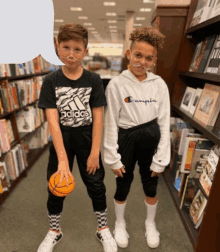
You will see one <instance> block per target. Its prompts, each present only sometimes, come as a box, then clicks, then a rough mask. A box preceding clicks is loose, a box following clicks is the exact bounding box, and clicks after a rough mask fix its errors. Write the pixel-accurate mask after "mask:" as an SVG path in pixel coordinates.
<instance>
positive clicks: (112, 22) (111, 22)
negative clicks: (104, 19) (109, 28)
mask: <svg viewBox="0 0 220 252" xmlns="http://www.w3.org/2000/svg"><path fill="white" fill-rule="evenodd" d="M108 23H109V24H115V23H117V21H116V20H108Z"/></svg>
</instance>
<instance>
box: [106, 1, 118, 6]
mask: <svg viewBox="0 0 220 252" xmlns="http://www.w3.org/2000/svg"><path fill="white" fill-rule="evenodd" d="M103 4H104V5H105V6H115V5H116V3H115V2H104V3H103Z"/></svg>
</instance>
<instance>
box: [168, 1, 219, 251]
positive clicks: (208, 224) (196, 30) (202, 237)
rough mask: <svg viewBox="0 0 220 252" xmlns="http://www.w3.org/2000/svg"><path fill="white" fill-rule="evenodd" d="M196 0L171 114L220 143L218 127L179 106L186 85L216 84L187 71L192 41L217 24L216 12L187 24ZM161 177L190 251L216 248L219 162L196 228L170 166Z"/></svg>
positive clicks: (174, 79) (176, 71)
mask: <svg viewBox="0 0 220 252" xmlns="http://www.w3.org/2000/svg"><path fill="white" fill-rule="evenodd" d="M197 2H198V0H192V1H191V4H190V6H189V11H188V17H187V21H186V27H185V32H184V36H183V38H182V41H181V46H180V52H179V56H178V59H177V61H176V66H175V69H174V70H173V74H172V78H171V79H170V81H171V83H172V85H171V90H170V92H171V115H172V116H174V117H180V118H182V119H183V120H184V121H186V122H189V123H190V124H191V125H192V126H193V127H194V128H195V129H196V130H197V131H198V132H200V133H202V134H204V135H205V136H206V137H207V138H208V139H209V140H211V141H213V143H215V144H218V145H219V146H220V131H216V130H214V128H213V127H211V126H206V125H204V124H202V123H201V122H200V121H198V120H196V119H195V118H194V117H193V116H192V115H191V114H190V113H188V112H186V111H184V110H182V109H181V108H180V104H181V100H182V97H183V95H184V93H185V90H186V87H187V86H190V87H194V88H197V87H199V88H203V87H204V85H205V83H210V84H214V85H217V86H220V76H219V75H216V74H203V73H194V72H188V69H189V66H190V63H191V60H192V57H193V54H194V51H195V47H196V44H197V43H198V42H200V41H201V40H203V39H205V37H207V36H210V35H213V34H217V33H218V30H219V26H220V16H217V17H214V18H212V19H209V20H207V21H205V22H203V23H201V24H198V25H196V26H194V27H191V28H188V27H189V26H190V23H191V20H192V17H193V14H194V11H195V8H196V5H197ZM163 177H164V179H165V182H166V184H167V186H168V189H169V191H170V194H171V196H172V198H173V201H174V203H175V205H176V208H177V211H178V213H179V215H180V217H181V219H182V222H183V224H184V226H185V228H186V231H187V233H188V236H189V238H190V240H191V242H192V244H193V247H194V251H196V252H203V251H220V240H219V239H218V237H220V231H219V225H220V219H219V217H218V216H220V205H219V204H218V198H219V192H220V184H219V181H220V162H219V163H218V165H217V168H216V173H215V176H214V180H213V183H212V187H211V191H210V195H209V196H208V202H207V206H206V209H205V212H204V217H203V221H202V224H201V226H200V228H199V229H198V230H196V229H195V228H194V226H193V225H192V223H191V220H190V219H189V215H188V214H187V213H186V212H184V210H183V209H180V198H179V197H178V192H177V190H176V189H175V188H174V186H173V185H172V178H171V174H170V169H166V170H165V172H164V174H163ZM196 183H197V184H198V185H199V187H200V183H199V181H196ZM200 188H201V187H200ZM205 196H206V195H205ZM206 197H207V196H206Z"/></svg>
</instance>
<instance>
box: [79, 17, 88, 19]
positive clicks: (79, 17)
mask: <svg viewBox="0 0 220 252" xmlns="http://www.w3.org/2000/svg"><path fill="white" fill-rule="evenodd" d="M78 19H88V17H78Z"/></svg>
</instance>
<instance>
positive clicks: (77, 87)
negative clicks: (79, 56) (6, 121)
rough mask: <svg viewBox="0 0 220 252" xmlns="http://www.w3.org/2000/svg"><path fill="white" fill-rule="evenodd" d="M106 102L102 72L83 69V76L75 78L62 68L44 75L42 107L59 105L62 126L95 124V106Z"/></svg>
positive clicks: (40, 100) (40, 105) (103, 104)
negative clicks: (93, 121)
mask: <svg viewBox="0 0 220 252" xmlns="http://www.w3.org/2000/svg"><path fill="white" fill-rule="evenodd" d="M106 104H107V103H106V98H105V92H104V88H103V83H102V80H101V78H100V76H99V75H98V74H96V73H94V72H90V71H88V70H86V69H83V73H82V75H81V77H80V78H79V79H77V80H71V79H69V78H67V77H66V76H65V75H64V74H63V71H62V69H59V70H57V71H55V72H53V73H50V74H48V75H47V76H46V77H45V78H44V81H43V84H42V88H41V93H40V98H39V104H38V107H39V108H42V109H45V108H57V109H58V111H59V115H60V123H61V124H62V125H64V126H71V127H79V126H84V125H90V124H91V123H92V111H91V108H93V107H102V106H105V105H106Z"/></svg>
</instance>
